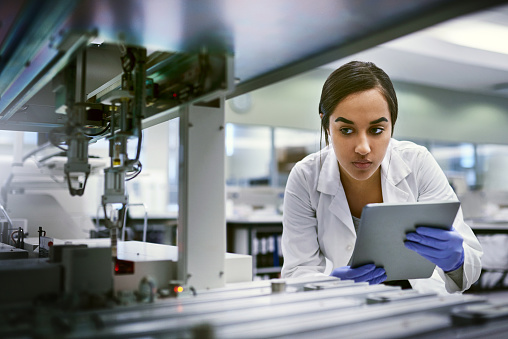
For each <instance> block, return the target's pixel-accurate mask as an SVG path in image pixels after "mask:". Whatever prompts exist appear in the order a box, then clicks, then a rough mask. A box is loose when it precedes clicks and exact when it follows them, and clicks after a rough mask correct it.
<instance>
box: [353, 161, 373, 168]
mask: <svg viewBox="0 0 508 339" xmlns="http://www.w3.org/2000/svg"><path fill="white" fill-rule="evenodd" d="M353 165H354V166H355V167H356V168H359V169H366V168H369V167H370V165H372V161H364V160H362V161H353Z"/></svg>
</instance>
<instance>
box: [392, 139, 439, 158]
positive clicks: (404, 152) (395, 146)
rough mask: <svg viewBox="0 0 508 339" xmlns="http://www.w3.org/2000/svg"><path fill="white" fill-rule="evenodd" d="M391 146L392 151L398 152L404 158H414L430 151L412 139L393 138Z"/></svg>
mask: <svg viewBox="0 0 508 339" xmlns="http://www.w3.org/2000/svg"><path fill="white" fill-rule="evenodd" d="M390 146H391V150H392V152H395V153H397V154H398V155H399V156H401V157H402V158H403V159H414V158H415V157H422V156H426V155H427V154H429V153H430V152H429V151H428V150H427V148H426V147H425V146H422V145H418V144H416V143H414V142H412V141H406V140H396V139H392V140H391V141H390Z"/></svg>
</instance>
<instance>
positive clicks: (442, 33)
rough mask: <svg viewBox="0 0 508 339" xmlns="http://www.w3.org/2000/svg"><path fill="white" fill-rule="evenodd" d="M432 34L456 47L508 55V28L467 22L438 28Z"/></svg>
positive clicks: (485, 23) (486, 23)
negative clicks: (507, 41) (507, 40)
mask: <svg viewBox="0 0 508 339" xmlns="http://www.w3.org/2000/svg"><path fill="white" fill-rule="evenodd" d="M432 33H433V35H434V36H436V37H438V38H439V39H441V40H444V41H447V42H451V43H453V44H456V45H461V46H465V47H470V48H476V49H482V50H486V51H490V52H496V53H503V54H508V44H506V39H507V38H508V27H507V26H503V25H497V24H493V23H488V22H479V21H469V20H466V21H464V22H456V23H453V24H451V25H446V24H445V25H442V26H440V27H436V29H435V30H433V32H432Z"/></svg>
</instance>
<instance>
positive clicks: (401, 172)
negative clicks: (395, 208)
mask: <svg viewBox="0 0 508 339" xmlns="http://www.w3.org/2000/svg"><path fill="white" fill-rule="evenodd" d="M397 143H398V141H397V140H395V139H391V140H390V144H389V146H388V149H387V151H386V155H385V158H384V159H383V161H382V162H381V186H382V190H383V201H384V202H406V201H407V200H408V197H409V193H408V192H409V187H405V186H407V184H406V185H404V183H403V180H404V179H405V178H406V177H407V176H408V175H409V174H410V173H411V168H410V167H409V166H408V165H407V164H406V162H405V161H404V160H403V159H402V158H401V157H400V155H399V153H398V152H395V151H394V148H395V147H396V145H397ZM404 188H406V189H404Z"/></svg>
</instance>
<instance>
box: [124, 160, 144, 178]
mask: <svg viewBox="0 0 508 339" xmlns="http://www.w3.org/2000/svg"><path fill="white" fill-rule="evenodd" d="M138 166H139V168H138V169H137V170H136V171H135V173H134V174H133V175H131V176H129V177H127V178H125V181H129V180H132V179H134V178H135V177H137V176H138V175H139V173H141V170H142V169H143V165H142V164H141V163H140V162H138Z"/></svg>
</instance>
